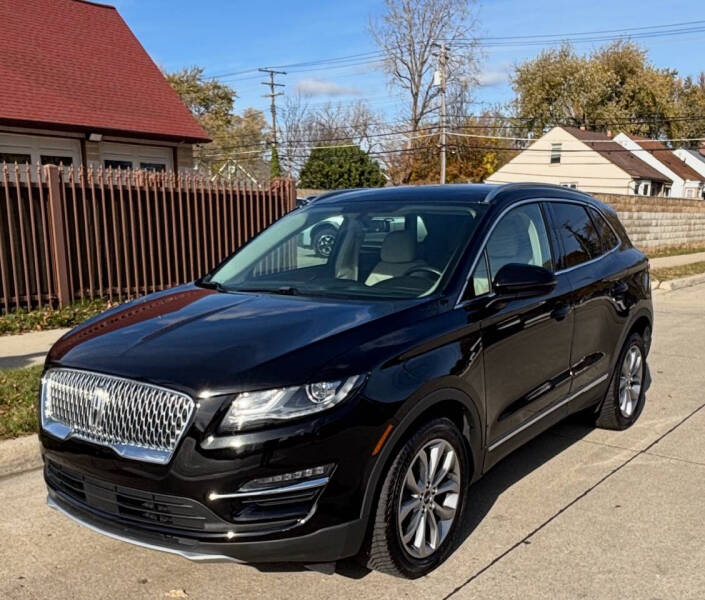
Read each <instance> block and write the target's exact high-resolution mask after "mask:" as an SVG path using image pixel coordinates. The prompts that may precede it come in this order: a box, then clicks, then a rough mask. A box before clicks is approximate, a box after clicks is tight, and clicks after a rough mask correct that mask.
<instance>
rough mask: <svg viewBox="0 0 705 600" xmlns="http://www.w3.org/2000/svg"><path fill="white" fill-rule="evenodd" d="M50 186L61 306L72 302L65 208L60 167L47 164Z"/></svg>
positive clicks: (52, 226) (55, 277)
mask: <svg viewBox="0 0 705 600" xmlns="http://www.w3.org/2000/svg"><path fill="white" fill-rule="evenodd" d="M44 169H45V173H46V178H47V182H48V187H49V227H50V235H51V246H52V251H53V252H52V265H51V267H52V270H53V271H54V281H55V282H56V294H57V297H58V300H59V306H66V305H67V304H69V302H70V293H71V292H70V290H69V277H68V271H67V269H66V261H67V253H66V238H65V236H64V210H63V206H62V204H63V203H62V201H61V179H60V177H59V167H57V166H56V165H47V166H45V167H44Z"/></svg>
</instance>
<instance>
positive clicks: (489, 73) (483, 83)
mask: <svg viewBox="0 0 705 600" xmlns="http://www.w3.org/2000/svg"><path fill="white" fill-rule="evenodd" d="M508 81H509V73H507V71H505V70H500V69H495V70H493V69H488V70H486V71H482V72H481V73H480V74H479V75H478V76H477V82H478V84H479V86H480V87H493V86H496V85H502V84H503V83H507V82H508Z"/></svg>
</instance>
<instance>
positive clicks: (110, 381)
mask: <svg viewBox="0 0 705 600" xmlns="http://www.w3.org/2000/svg"><path fill="white" fill-rule="evenodd" d="M193 410H194V402H193V400H192V399H191V398H190V397H189V396H187V395H185V394H181V393H179V392H175V391H173V390H168V389H165V388H162V387H158V386H155V385H150V384H147V383H140V382H138V381H132V380H130V379H123V378H121V377H113V376H111V375H101V374H99V373H91V372H88V371H78V370H74V369H51V370H49V371H47V373H46V374H45V375H44V378H43V380H42V427H44V429H45V430H46V431H48V432H49V433H51V434H52V435H55V436H57V437H59V438H61V439H66V438H69V437H76V438H80V439H83V440H86V441H89V442H93V443H95V444H100V445H102V446H108V447H110V448H112V449H113V450H115V451H116V452H117V453H118V454H120V455H121V456H125V457H127V458H132V459H136V460H144V461H148V462H155V463H161V464H165V463H167V462H169V460H170V459H171V456H172V454H173V453H174V450H175V449H176V445H177V444H178V443H179V440H180V439H181V436H182V435H183V434H184V431H185V430H186V427H187V425H188V424H189V421H190V420H191V416H192V414H193Z"/></svg>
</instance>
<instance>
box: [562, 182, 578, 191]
mask: <svg viewBox="0 0 705 600" xmlns="http://www.w3.org/2000/svg"><path fill="white" fill-rule="evenodd" d="M561 187H565V188H570V189H571V190H577V189H578V184H577V183H575V182H574V181H569V182H563V183H561Z"/></svg>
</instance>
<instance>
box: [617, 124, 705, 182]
mask: <svg viewBox="0 0 705 600" xmlns="http://www.w3.org/2000/svg"><path fill="white" fill-rule="evenodd" d="M627 135H628V137H629V139H631V140H632V141H634V142H636V143H637V144H639V146H641V147H642V148H643V149H644V150H646V151H647V152H649V154H652V155H653V156H654V158H656V159H658V161H659V162H661V163H662V164H664V165H665V166H667V167H668V168H669V169H671V171H673V172H674V173H675V174H676V175H678V177H680V178H681V179H690V180H693V181H701V180H702V175H700V173H698V172H697V171H696V170H695V169H692V168H691V167H689V166H688V165H687V164H686V163H685V161H682V160H681V159H680V158H678V157H677V156H676V155H675V154H674V153H673V151H671V150H669V149H668V148H667V147H666V146H664V145H663V144H662V143H661V142H657V141H655V140H650V139H649V138H645V137H641V136H640V135H629V134H627Z"/></svg>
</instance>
